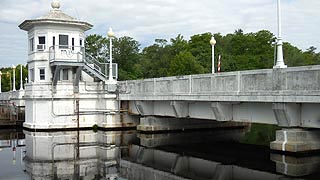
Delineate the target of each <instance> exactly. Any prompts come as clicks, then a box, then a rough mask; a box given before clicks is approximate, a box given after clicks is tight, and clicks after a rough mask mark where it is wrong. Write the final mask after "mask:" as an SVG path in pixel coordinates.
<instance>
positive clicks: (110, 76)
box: [108, 28, 114, 81]
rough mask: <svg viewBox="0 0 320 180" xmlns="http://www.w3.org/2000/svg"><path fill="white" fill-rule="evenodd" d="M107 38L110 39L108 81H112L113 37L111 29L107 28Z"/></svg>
mask: <svg viewBox="0 0 320 180" xmlns="http://www.w3.org/2000/svg"><path fill="white" fill-rule="evenodd" d="M108 37H109V38H110V47H109V48H110V61H109V63H110V64H109V81H113V75H112V38H113V37H114V32H113V31H112V28H109V31H108Z"/></svg>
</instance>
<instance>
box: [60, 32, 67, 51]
mask: <svg viewBox="0 0 320 180" xmlns="http://www.w3.org/2000/svg"><path fill="white" fill-rule="evenodd" d="M68 38H69V37H68V35H59V48H63V49H67V48H68V46H69V43H68Z"/></svg>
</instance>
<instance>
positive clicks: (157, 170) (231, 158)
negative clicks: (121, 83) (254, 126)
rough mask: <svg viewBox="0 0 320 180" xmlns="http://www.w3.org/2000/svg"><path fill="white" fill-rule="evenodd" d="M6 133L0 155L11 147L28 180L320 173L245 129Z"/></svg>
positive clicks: (230, 179)
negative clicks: (248, 140)
mask: <svg viewBox="0 0 320 180" xmlns="http://www.w3.org/2000/svg"><path fill="white" fill-rule="evenodd" d="M9 131H10V130H7V131H0V142H1V148H2V151H3V152H1V153H0V158H3V157H2V155H3V153H6V152H8V153H6V154H4V155H6V156H8V155H9V154H10V153H9V152H10V151H11V150H12V152H11V154H12V157H13V158H14V160H17V164H21V166H22V167H21V169H20V170H18V171H20V173H22V170H24V171H25V173H26V174H27V175H28V177H29V178H30V179H33V180H38V179H41V180H43V179H44V180H45V179H63V180H67V179H68V180H76V179H100V180H107V179H120V180H124V179H130V180H138V179H139V180H156V179H157V180H161V179H163V180H167V179H169V180H171V179H172V180H176V179H177V180H184V179H196V180H207V179H208V180H209V179H210V180H212V179H214V180H238V179H239V180H242V179H243V180H244V179H245V180H247V179H274V180H280V179H281V180H288V179H306V180H308V179H318V177H319V175H320V174H319V173H320V154H311V155H304V156H300V157H295V156H289V155H283V154H277V153H275V152H274V151H271V150H270V149H269V147H267V146H257V145H248V144H242V143H240V142H242V137H245V134H246V133H247V132H248V128H236V129H212V130H206V131H190V132H188V131H187V132H180V131H179V132H178V131H177V132H174V133H172V132H171V133H158V134H145V133H139V132H138V133H137V132H136V131H98V132H93V131H79V134H78V132H77V131H62V132H29V131H24V134H25V135H24V134H22V133H21V132H20V133H19V132H15V131H10V132H9ZM13 148H17V152H18V153H17V158H15V157H16V154H15V151H13ZM78 151H79V152H78ZM78 154H79V155H78ZM9 159H10V158H9ZM20 161H21V162H20ZM3 163H4V162H2V163H1V164H0V165H1V166H2V168H4V166H6V165H5V164H3ZM0 172H1V170H0ZM0 174H1V173H0ZM0 177H2V176H1V175H0ZM13 177H14V176H13ZM0 179H1V178H0Z"/></svg>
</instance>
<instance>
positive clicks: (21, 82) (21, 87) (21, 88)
mask: <svg viewBox="0 0 320 180" xmlns="http://www.w3.org/2000/svg"><path fill="white" fill-rule="evenodd" d="M22 84H23V80H22V64H20V91H22V90H23V85H22Z"/></svg>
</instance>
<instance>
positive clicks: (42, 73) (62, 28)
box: [19, 0, 123, 129]
mask: <svg viewBox="0 0 320 180" xmlns="http://www.w3.org/2000/svg"><path fill="white" fill-rule="evenodd" d="M51 7H52V9H51V10H50V12H49V13H48V14H46V15H44V16H42V17H40V18H37V19H32V20H25V21H24V22H22V23H21V24H20V25H19V28H20V29H22V30H25V31H27V32H28V61H27V63H28V73H29V77H28V80H29V81H28V83H27V84H26V88H25V101H26V105H25V106H26V120H25V123H24V127H26V128H30V129H60V128H77V127H78V126H77V122H78V120H79V127H92V126H93V125H95V124H97V125H98V126H101V127H108V128H109V127H118V126H121V125H120V124H123V122H121V123H120V122H118V120H117V119H120V118H119V117H117V115H118V113H117V112H119V107H118V103H117V101H116V94H115V92H114V91H115V89H116V88H115V86H116V84H108V83H107V80H108V76H107V74H108V73H107V70H106V71H105V67H107V65H106V64H104V63H100V62H98V61H96V60H95V59H93V58H91V57H89V56H88V55H86V54H85V51H84V49H85V48H84V46H85V44H84V43H85V31H87V30H89V29H91V27H92V25H91V24H89V23H87V22H83V21H79V20H77V19H75V18H73V17H71V16H69V15H67V14H65V13H63V12H62V11H61V10H60V3H59V2H58V1H56V0H54V1H53V2H52V3H51ZM116 70H117V69H115V70H114V72H113V74H114V76H115V77H116ZM76 99H79V101H80V103H79V104H80V105H79V111H78V108H77V106H76V104H77V102H76ZM78 113H79V118H78V116H77V114H78Z"/></svg>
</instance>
